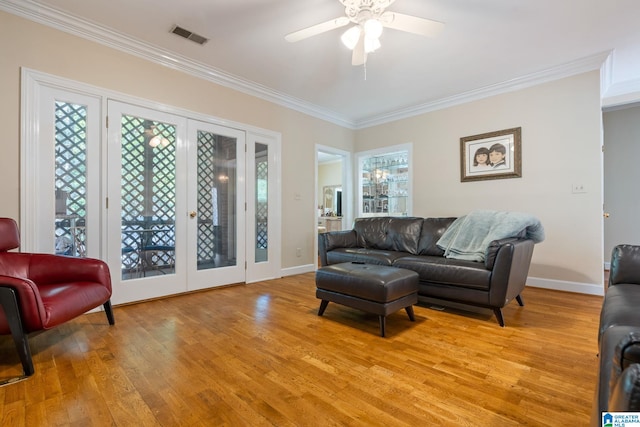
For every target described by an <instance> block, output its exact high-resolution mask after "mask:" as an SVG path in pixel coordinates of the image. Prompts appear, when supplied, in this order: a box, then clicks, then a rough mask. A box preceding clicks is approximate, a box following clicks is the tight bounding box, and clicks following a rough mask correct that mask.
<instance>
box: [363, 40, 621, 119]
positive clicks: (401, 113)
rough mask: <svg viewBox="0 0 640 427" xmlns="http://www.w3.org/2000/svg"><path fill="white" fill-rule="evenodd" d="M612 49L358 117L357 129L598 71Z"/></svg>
mask: <svg viewBox="0 0 640 427" xmlns="http://www.w3.org/2000/svg"><path fill="white" fill-rule="evenodd" d="M611 52H612V51H606V52H600V53H597V54H595V55H591V56H587V57H585V58H581V59H578V60H575V61H572V62H568V63H565V64H562V65H560V66H557V67H553V68H549V69H546V70H542V71H539V72H536V73H532V74H528V75H526V76H522V77H517V78H515V79H511V80H507V81H505V82H501V83H496V84H493V85H489V86H485V87H482V88H479V89H474V90H470V91H467V92H464V93H460V94H458V95H454V96H450V97H447V98H443V99H440V100H436V101H433V102H428V103H425V104H420V105H415V106H409V107H406V108H403V109H398V110H395V111H392V112H389V113H385V114H380V115H377V116H372V117H370V118H367V119H363V120H359V121H358V122H357V123H356V129H364V128H368V127H371V126H377V125H380V124H384V123H388V122H392V121H396V120H400V119H406V118H409V117H413V116H417V115H420V114H424V113H428V112H432V111H436V110H442V109H444V108H449V107H453V106H455V105H460V104H466V103H467V102H471V101H477V100H479V99H483V98H488V97H490V96H495V95H500V94H502V93H507V92H513V91H516V90H521V89H524V88H528V87H532V86H536V85H539V84H542V83H547V82H550V81H554V80H559V79H562V78H565V77H570V76H574V75H576V74H581V73H585V72H588V71H594V70H600V69H601V67H602V66H603V64H605V62H606V61H607V59H608V58H609V57H610V55H611Z"/></svg>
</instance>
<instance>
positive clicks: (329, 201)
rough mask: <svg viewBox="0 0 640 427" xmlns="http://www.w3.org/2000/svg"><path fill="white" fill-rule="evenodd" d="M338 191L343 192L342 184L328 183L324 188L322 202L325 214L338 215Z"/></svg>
mask: <svg viewBox="0 0 640 427" xmlns="http://www.w3.org/2000/svg"><path fill="white" fill-rule="evenodd" d="M338 192H340V194H342V186H341V185H326V186H324V187H323V188H322V203H323V208H324V214H325V215H331V214H333V215H337V213H336V211H337V209H338V200H337V198H338Z"/></svg>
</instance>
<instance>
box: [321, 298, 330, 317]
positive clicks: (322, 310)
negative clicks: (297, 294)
mask: <svg viewBox="0 0 640 427" xmlns="http://www.w3.org/2000/svg"><path fill="white" fill-rule="evenodd" d="M328 305H329V301H327V300H326V299H323V300H322V302H321V303H320V308H319V309H318V316H322V315H323V314H324V311H325V310H326V309H327V306H328Z"/></svg>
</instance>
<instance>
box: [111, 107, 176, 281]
mask: <svg viewBox="0 0 640 427" xmlns="http://www.w3.org/2000/svg"><path fill="white" fill-rule="evenodd" d="M120 125H121V129H122V134H121V143H122V145H121V170H122V177H121V192H122V194H121V196H122V199H121V204H120V207H121V241H120V249H121V251H122V262H121V269H120V270H121V273H122V279H123V280H129V279H134V278H139V277H140V276H142V277H146V276H148V275H158V274H164V275H166V274H174V273H175V264H176V252H175V247H176V238H175V222H176V203H175V200H176V126H175V125H173V124H169V123H163V122H159V121H153V120H149V119H147V118H144V117H137V116H133V115H128V114H123V115H122V116H121V123H120Z"/></svg>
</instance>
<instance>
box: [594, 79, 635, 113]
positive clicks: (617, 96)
mask: <svg viewBox="0 0 640 427" xmlns="http://www.w3.org/2000/svg"><path fill="white" fill-rule="evenodd" d="M639 103H640V79H634V80H626V81H624V82H619V83H615V84H612V85H611V86H609V88H608V89H607V91H606V92H605V93H604V97H603V98H602V109H603V111H613V110H619V109H621V108H626V107H629V106H637V105H638V104H639Z"/></svg>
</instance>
